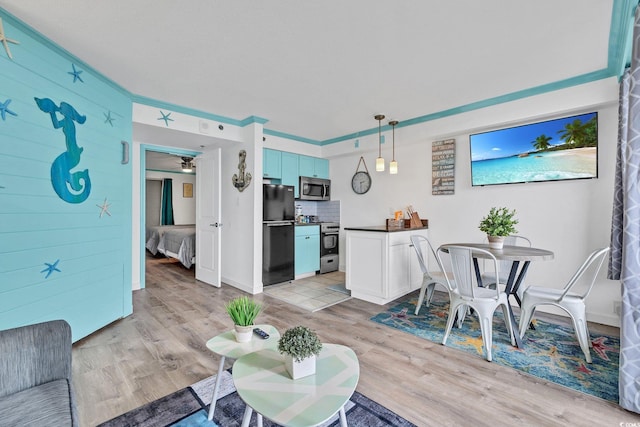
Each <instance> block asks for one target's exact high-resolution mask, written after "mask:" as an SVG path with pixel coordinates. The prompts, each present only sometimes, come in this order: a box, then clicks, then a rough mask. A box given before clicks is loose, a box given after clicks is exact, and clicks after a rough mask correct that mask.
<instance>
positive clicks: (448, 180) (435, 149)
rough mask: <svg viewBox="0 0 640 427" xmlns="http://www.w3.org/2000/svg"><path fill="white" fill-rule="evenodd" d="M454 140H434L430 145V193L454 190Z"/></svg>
mask: <svg viewBox="0 0 640 427" xmlns="http://www.w3.org/2000/svg"><path fill="white" fill-rule="evenodd" d="M455 168H456V140H455V139H447V140H444V141H434V142H433V144H432V146H431V194H433V195H434V196H435V195H440V194H453V193H454V191H455Z"/></svg>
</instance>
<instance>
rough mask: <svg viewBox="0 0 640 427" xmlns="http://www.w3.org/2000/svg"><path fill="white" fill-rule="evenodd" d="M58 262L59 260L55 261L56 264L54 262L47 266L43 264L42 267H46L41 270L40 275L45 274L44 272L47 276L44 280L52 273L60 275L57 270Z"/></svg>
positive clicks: (46, 263)
mask: <svg viewBox="0 0 640 427" xmlns="http://www.w3.org/2000/svg"><path fill="white" fill-rule="evenodd" d="M59 262H60V260H59V259H57V260H56V262H54V263H52V264H49V263H48V262H45V263H44V265H46V266H47V267H46V268H45V269H44V270H42V271H41V272H40V273H45V272H46V273H47V275H46V276H44V278H45V279H48V278H49V276H51V274H52V273H53V272H54V271H57V272H58V273H61V271H60V269H59V268H58V263H59Z"/></svg>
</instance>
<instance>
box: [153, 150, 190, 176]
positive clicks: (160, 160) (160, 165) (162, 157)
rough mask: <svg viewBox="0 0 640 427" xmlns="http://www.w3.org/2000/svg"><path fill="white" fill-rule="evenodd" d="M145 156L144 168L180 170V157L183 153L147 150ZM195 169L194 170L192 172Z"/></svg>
mask: <svg viewBox="0 0 640 427" xmlns="http://www.w3.org/2000/svg"><path fill="white" fill-rule="evenodd" d="M145 153H146V157H145V162H146V163H145V166H146V169H153V170H156V171H170V172H182V157H184V155H182V156H181V155H179V154H168V153H160V152H156V151H149V150H147V151H146V152H145ZM195 172H196V171H195V170H194V171H193V173H195Z"/></svg>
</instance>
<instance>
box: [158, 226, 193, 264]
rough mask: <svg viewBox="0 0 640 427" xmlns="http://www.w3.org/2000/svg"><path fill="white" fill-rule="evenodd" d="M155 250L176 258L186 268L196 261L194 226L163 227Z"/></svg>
mask: <svg viewBox="0 0 640 427" xmlns="http://www.w3.org/2000/svg"><path fill="white" fill-rule="evenodd" d="M157 251H158V252H160V253H162V254H164V255H165V256H168V257H171V258H176V259H177V260H179V261H180V262H181V263H182V265H184V266H185V267H186V268H191V266H192V265H193V264H195V262H196V228H195V226H193V225H191V226H177V227H174V228H170V229H164V230H163V232H162V233H161V235H160V237H159V241H158V245H157Z"/></svg>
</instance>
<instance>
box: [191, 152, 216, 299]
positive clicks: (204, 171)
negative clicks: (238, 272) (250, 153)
mask: <svg viewBox="0 0 640 427" xmlns="http://www.w3.org/2000/svg"><path fill="white" fill-rule="evenodd" d="M220 154H221V149H220V148H217V149H215V150H213V151H208V152H206V153H203V154H201V155H199V156H197V157H196V158H195V160H196V167H197V173H196V279H198V280H200V281H202V282H205V283H208V284H210V285H213V286H217V287H220V231H221V230H220V227H222V224H221V223H220V176H221V175H220Z"/></svg>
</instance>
